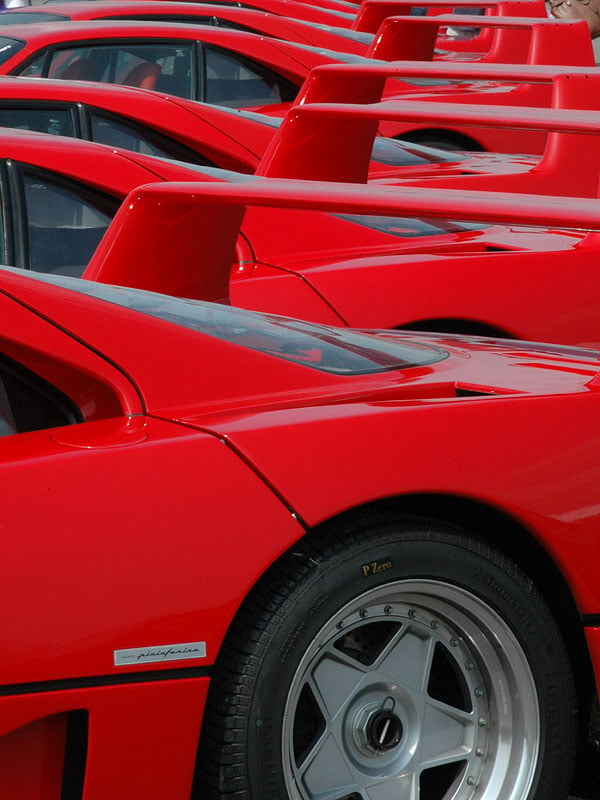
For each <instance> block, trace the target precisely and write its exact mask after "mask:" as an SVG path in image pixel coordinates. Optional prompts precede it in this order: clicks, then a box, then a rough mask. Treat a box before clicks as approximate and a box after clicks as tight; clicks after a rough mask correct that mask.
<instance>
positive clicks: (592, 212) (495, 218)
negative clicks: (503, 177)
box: [85, 179, 600, 346]
mask: <svg viewBox="0 0 600 800" xmlns="http://www.w3.org/2000/svg"><path fill="white" fill-rule="evenodd" d="M163 189H165V187H164V186H160V185H156V186H154V187H147V188H146V189H144V190H143V191H142V190H141V189H140V190H136V192H134V193H133V194H132V196H131V198H130V199H129V200H128V201H127V203H126V204H124V205H123V206H122V207H121V209H120V211H119V212H118V213H117V215H116V217H115V220H114V221H113V223H112V229H109V232H108V233H107V235H106V236H105V238H104V239H103V240H102V242H101V243H100V246H99V248H98V250H97V251H96V253H95V255H94V257H93V258H92V261H91V262H90V264H89V266H88V269H87V270H86V272H85V276H86V277H89V278H90V279H92V280H105V281H107V282H113V283H122V284H126V285H134V286H138V287H141V288H153V289H155V290H157V289H159V288H160V290H161V291H165V292H167V293H170V294H180V293H182V292H181V288H182V287H186V289H187V290H186V291H185V292H184V293H185V294H186V295H187V296H192V297H204V296H205V294H204V292H206V291H207V288H206V287H205V281H206V282H208V287H209V289H208V291H211V289H210V287H211V286H214V283H215V280H216V276H218V274H219V272H220V275H221V282H222V283H221V286H222V287H223V286H224V285H225V283H226V280H227V275H229V272H230V263H231V261H230V254H231V255H232V254H233V252H234V248H235V237H234V236H233V235H232V238H231V241H230V245H229V249H227V248H226V247H225V245H224V242H223V237H222V236H220V235H219V234H218V233H216V232H215V231H214V226H213V225H212V222H211V220H212V219H213V218H214V216H213V215H214V214H216V213H219V212H218V211H217V210H216V209H215V208H207V206H206V202H207V201H206V198H208V197H211V198H213V197H214V198H217V199H218V205H219V206H221V212H220V218H221V219H222V220H223V224H224V225H225V224H229V225H231V227H230V231H233V230H235V223H236V221H237V219H238V216H237V215H238V213H239V209H240V207H244V206H246V205H250V206H267V207H269V208H270V212H269V221H270V224H271V226H272V225H280V226H281V225H285V226H286V231H287V234H288V236H287V238H286V242H285V243H282V244H278V243H273V242H272V241H271V240H272V236H269V235H268V234H269V232H270V230H271V229H270V228H267V231H266V232H265V230H264V229H265V228H266V227H267V226H265V224H264V219H265V217H264V212H263V211H262V209H261V208H257V209H254V208H252V209H249V210H248V212H247V214H246V217H245V220H244V224H243V231H244V234H245V236H246V237H248V238H249V240H250V241H251V242H252V247H253V249H254V252H255V256H254V258H255V264H254V265H250V264H246V265H244V269H243V270H235V269H234V271H233V272H231V281H230V287H229V288H230V298H231V302H232V303H233V304H234V305H237V306H241V307H248V308H254V309H256V310H261V311H272V312H275V313H279V314H287V315H290V316H294V315H299V314H300V313H306V310H307V306H306V305H305V304H304V303H302V305H301V306H300V307H299V308H296V307H295V305H294V303H295V295H294V292H293V291H291V287H290V283H293V280H292V279H295V281H296V282H297V284H298V285H300V284H301V283H302V285H303V286H304V290H305V289H306V288H307V287H309V286H310V287H311V289H312V290H313V292H314V294H315V299H316V298H319V299H320V301H321V303H320V305H321V310H320V311H319V307H318V306H316V305H315V304H312V306H311V308H310V311H311V313H310V316H308V318H309V319H311V320H312V321H323V322H329V321H331V314H332V311H334V312H335V313H336V314H337V317H338V322H339V323H343V324H346V325H351V326H353V327H381V328H394V327H406V326H407V325H408V326H419V327H424V328H425V329H428V330H435V329H436V326H437V327H439V326H444V329H445V326H448V325H451V328H452V329H453V330H455V331H460V332H473V331H474V330H479V331H486V332H494V331H495V332H502V334H504V335H508V336H511V337H514V338H522V339H530V340H536V341H561V342H564V343H568V344H579V345H584V344H585V345H589V346H598V345H599V344H600V331H599V330H598V327H597V324H596V319H597V313H596V311H595V310H594V309H595V292H594V290H593V287H594V285H595V280H596V269H595V261H596V257H595V250H596V247H597V243H598V229H599V227H600V226H599V224H598V222H599V220H598V216H597V215H598V205H597V202H596V201H589V200H579V199H575V198H568V199H566V198H561V201H560V203H557V202H556V201H555V200H554V198H553V199H545V198H540V197H534V196H531V195H510V194H503V193H489V194H486V193H480V192H460V193H458V192H455V191H454V190H443V189H431V190H428V189H422V188H401V187H390V188H388V189H383V190H382V189H380V188H371V187H365V186H351V185H349V184H311V183H310V182H303V181H298V182H295V183H293V184H291V185H290V182H288V181H285V180H277V179H273V180H272V181H267V180H265V181H264V182H258V181H256V180H255V181H252V182H251V183H249V184H247V185H244V184H230V185H218V184H215V185H214V186H213V185H207V186H206V188H205V190H204V191H203V192H202V193H201V194H198V193H197V192H195V191H194V190H193V188H190V186H185V185H183V184H181V185H180V186H179V187H176V186H175V185H171V186H169V187H166V191H165V192H164V194H163ZM158 198H160V199H158ZM228 205H230V206H231V208H230V209H229V211H228V212H227V215H226V213H225V208H226V207H227V206H228ZM278 206H279V208H278ZM287 208H294V211H295V213H294V216H293V217H292V216H291V215H290V214H289V212H288V211H287ZM303 211H304V212H308V211H310V212H311V214H310V215H308V214H307V213H304V214H303V213H301V212H303ZM316 211H328V212H330V213H331V214H332V216H331V217H330V218H328V225H327V228H326V230H325V231H324V232H323V230H321V234H320V237H319V229H322V228H323V227H324V226H323V223H322V220H320V219H319V214H318V213H314V212H316ZM353 214H358V215H383V216H394V217H395V216H401V222H400V223H399V227H400V228H401V229H402V228H403V227H410V224H411V223H410V220H411V218H413V217H415V218H422V219H426V220H427V219H429V220H431V219H432V218H435V219H442V220H448V219H452V220H456V221H458V220H470V221H478V222H480V223H484V224H482V225H481V227H476V228H475V229H472V228H468V229H467V230H463V231H459V232H457V233H456V234H452V233H450V232H446V233H442V231H441V229H440V230H439V231H438V233H437V235H436V233H435V231H434V232H433V233H432V234H430V235H429V236H425V237H424V238H419V236H418V235H417V236H416V237H415V236H409V237H408V238H406V239H404V240H403V239H402V237H401V236H400V237H399V238H398V237H393V236H390V235H389V234H382V235H380V238H379V240H378V239H377V235H378V233H377V231H376V230H371V229H369V228H368V219H367V218H364V219H354V218H353V217H352V216H350V217H349V218H348V217H347V216H345V215H353ZM191 219H193V220H194V222H193V224H192V223H191ZM178 220H184V222H181V223H179V222H178ZM485 223H488V224H485ZM163 226H164V227H163ZM527 226H534V227H527ZM353 227H355V228H356V233H355V235H356V236H357V237H361V236H362V237H363V239H362V244H361V243H360V242H359V240H358V238H357V239H356V242H354V241H351V240H350V238H349V237H350V236H352V233H353ZM442 227H443V226H442ZM582 229H583V230H582ZM586 229H587V230H586ZM144 230H151V231H156V232H157V233H156V236H151V235H149V234H146V235H145V240H144V241H145V245H144V248H145V249H144V256H145V257H144V259H143V264H144V269H143V270H141V269H135V268H132V266H131V264H132V261H133V257H134V254H137V257H138V258H139V252H138V250H137V247H138V244H137V243H138V242H139V241H140V239H141V236H142V231H144ZM200 230H203V231H204V232H203V234H202V240H203V242H204V243H205V246H206V247H207V248H209V251H210V249H211V248H212V247H213V243H215V247H219V248H222V250H221V252H222V254H223V256H222V260H221V262H220V266H219V265H218V264H216V263H215V262H214V261H210V262H207V263H206V264H205V270H206V275H205V274H203V271H202V270H200V269H199V267H198V264H197V261H196V260H195V259H191V258H186V257H185V253H186V252H192V250H193V244H192V238H193V237H194V236H196V237H197V236H198V231H200ZM390 230H393V226H392V227H391V229H390ZM186 231H187V233H186ZM190 231H193V234H192V233H190ZM307 231H309V235H310V242H311V248H310V250H307V249H306V247H305V248H304V250H302V249H301V247H300V244H299V241H300V239H301V238H302V236H304V239H305V241H306V239H307ZM369 231H370V233H371V234H372V238H371V239H370V240H368V239H367V238H366V237H367V236H368V234H369ZM549 234H550V235H549ZM337 237H339V238H337ZM342 237H343V238H342ZM394 238H395V241H391V240H393V239H394ZM367 241H368V242H369V244H368V245H367ZM286 248H287V249H286ZM367 248H368V249H367ZM169 249H171V252H173V251H175V252H180V257H178V258H177V259H176V260H171V269H170V270H169V271H168V272H167V271H165V268H164V264H165V259H168V258H169V256H168V253H169ZM525 253H526V267H524V264H523V259H524V254H525ZM231 260H233V259H231ZM569 263H572V264H573V268H572V269H569V268H568V267H567V266H566V265H567V264H569ZM265 265H270V266H271V269H266V270H265ZM575 265H576V267H575ZM574 275H576V276H577V279H576V280H574V279H573V276H574ZM276 278H279V279H280V280H281V281H282V284H283V285H282V289H281V290H279V289H278V288H277V284H278V283H279V281H278V280H276ZM517 284H518V285H520V286H525V285H527V289H525V290H523V291H522V292H519V293H518V294H516V293H515V292H514V291H513V287H514V285H517ZM545 284H550V285H552V286H553V287H554V291H553V292H545V293H540V292H539V291H537V290H536V287H539V286H541V285H545ZM271 286H273V289H271V288H270V287H271ZM432 286H435V289H436V291H435V292H432V291H431V287H432ZM464 287H468V291H465V288H464ZM208 296H209V297H210V296H213V295H210V294H209V295H208ZM567 298H568V299H567Z"/></svg>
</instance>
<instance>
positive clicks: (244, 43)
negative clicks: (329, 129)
mask: <svg viewBox="0 0 600 800" xmlns="http://www.w3.org/2000/svg"><path fill="white" fill-rule="evenodd" d="M395 19H396V21H397V20H399V19H400V18H395ZM419 19H421V18H418V17H407V18H405V19H404V21H405V22H406V21H408V23H410V24H412V21H414V20H417V21H418V20H419ZM423 19H441V17H436V18H433V17H431V18H429V17H426V18H423ZM448 19H450V16H449V17H448ZM453 19H457V20H460V19H462V17H460V16H456V17H453ZM472 19H473V18H472V17H471V20H472ZM481 19H482V20H484V21H487V24H491V23H495V22H501V23H502V24H504V23H505V21H506V24H509V25H510V27H511V29H510V30H508V31H507V33H513V34H514V33H517V34H527V41H529V34H530V33H531V34H532V35H531V46H530V47H529V48H524V49H522V53H525V51H526V50H527V52H528V55H527V58H528V60H529V63H552V62H553V61H555V60H556V59H557V58H560V59H561V60H562V61H563V63H565V64H568V63H573V62H574V63H575V64H588V63H593V51H592V46H591V41H590V37H589V31H588V28H587V26H586V25H584V24H583V22H577V23H570V22H565V21H561V20H545V21H535V20H524V19H522V18H518V19H512V21H511V20H510V19H509V18H502V19H501V18H498V17H496V18H494V17H485V18H481ZM400 22H402V20H400ZM482 24H483V22H482ZM524 25H525V26H526V27H523V26H524ZM384 27H385V26H384ZM512 28H515V30H512ZM500 32H502V31H500ZM412 33H413V32H412V30H411V28H410V26H409V28H408V29H405V28H403V27H402V25H401V24H400V23H399V24H397V25H396V24H394V25H391V26H389V27H388V28H386V30H384V31H383V32H382V34H381V35H378V36H377V37H376V38H375V40H374V43H373V46H372V48H371V49H370V51H369V55H370V56H372V57H374V58H385V59H395V58H398V57H399V56H400V55H401V54H404V55H406V57H408V58H413V57H414V55H413V54H411V53H410V50H411V48H410V47H409V44H410V36H412ZM415 54H416V53H415ZM501 55H502V51H501V50H498V57H499V58H500V57H501ZM0 62H1V63H0V74H3V75H17V74H18V75H24V76H30V77H43V78H63V79H85V80H96V81H101V82H107V83H121V84H126V85H131V86H139V87H141V88H147V89H154V90H156V91H161V92H166V93H169V94H175V95H178V96H181V97H188V98H190V99H196V100H203V101H206V102H213V103H217V104H218V105H226V106H233V107H245V108H248V107H249V108H255V109H264V110H268V111H269V113H271V114H277V115H282V114H283V113H285V111H286V110H287V108H289V104H290V103H291V102H292V101H293V100H294V99H295V98H296V95H297V93H298V89H299V88H300V86H301V84H302V83H303V82H304V79H305V78H306V77H307V75H308V74H309V72H310V70H311V69H313V68H314V67H317V66H321V65H328V64H358V65H368V64H372V58H369V59H365V58H363V57H361V56H358V55H355V54H351V53H340V52H336V51H327V50H324V49H322V48H314V47H310V46H308V45H300V44H291V43H288V42H283V41H281V40H276V39H272V38H269V37H262V36H258V35H256V34H250V33H246V32H243V31H234V30H230V29H226V28H211V27H210V26H197V27H196V26H190V25H183V24H179V23H158V22H131V21H126V22H112V21H106V20H96V21H88V22H72V23H70V24H69V25H64V24H62V23H58V22H57V23H47V24H43V23H41V24H39V25H22V26H20V25H14V26H8V27H7V28H6V35H5V36H1V37H0ZM448 66H449V68H450V67H451V65H448ZM490 66H493V65H490ZM435 80H436V81H437V83H438V84H440V83H441V85H442V88H443V89H445V88H447V79H446V78H445V77H443V76H442V75H440V73H437V77H436V78H435ZM457 88H458V87H457V86H456V85H455V86H454V90H455V91H456V90H457ZM433 89H435V87H433ZM408 92H410V93H411V94H415V95H416V96H419V95H420V94H422V92H423V87H422V86H420V85H417V86H415V85H414V81H413V82H411V81H410V80H409V81H405V82H400V81H394V82H391V85H390V86H388V87H387V88H386V90H385V96H395V95H397V94H398V93H408Z"/></svg>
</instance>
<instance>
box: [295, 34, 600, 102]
mask: <svg viewBox="0 0 600 800" xmlns="http://www.w3.org/2000/svg"><path fill="white" fill-rule="evenodd" d="M588 38H589V33H588ZM595 75H596V73H595V72H591V71H590V69H589V67H588V68H585V67H577V66H558V65H557V66H545V65H530V64H523V65H514V66H511V65H505V64H473V63H461V64H451V63H443V64H442V63H440V62H431V63H423V62H422V63H415V62H412V61H404V62H395V63H392V64H324V65H323V66H320V67H315V68H314V69H313V70H311V72H310V73H309V75H308V77H307V78H306V80H305V81H304V84H303V85H302V88H301V89H300V92H299V94H298V96H297V98H296V104H295V106H299V105H304V104H307V103H377V102H379V101H380V100H381V99H382V97H383V91H384V88H385V85H386V81H387V80H389V79H398V80H405V81H415V80H420V79H422V80H425V81H427V80H436V79H439V80H443V81H446V80H455V81H464V82H468V81H494V82H498V83H534V84H535V83H540V84H553V85H554V87H556V88H555V89H554V93H555V95H556V103H555V104H554V105H555V107H561V108H590V97H591V96H592V92H590V89H589V86H590V83H589V81H591V80H594V79H595ZM561 76H564V78H563V77H561ZM558 78H561V80H560V81H559V80H558ZM456 107H458V104H456ZM591 107H592V108H593V107H594V105H593V104H592V105H591Z"/></svg>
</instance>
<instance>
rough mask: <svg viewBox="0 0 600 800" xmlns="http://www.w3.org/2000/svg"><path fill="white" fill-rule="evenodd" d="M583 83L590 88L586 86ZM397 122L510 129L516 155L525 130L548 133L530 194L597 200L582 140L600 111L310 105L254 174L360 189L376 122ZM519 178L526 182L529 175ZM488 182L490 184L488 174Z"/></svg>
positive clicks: (591, 150) (588, 144)
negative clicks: (340, 183) (346, 184)
mask: <svg viewBox="0 0 600 800" xmlns="http://www.w3.org/2000/svg"><path fill="white" fill-rule="evenodd" d="M563 77H564V76H563ZM593 77H594V79H595V80H594V83H595V84H597V89H596V90H595V91H596V92H598V94H599V95H600V73H599V74H598V75H594V76H593ZM587 85H588V88H589V89H591V88H592V86H591V85H590V84H589V83H588V84H587ZM400 121H401V122H403V123H411V122H416V123H418V124H420V125H422V124H424V123H427V124H430V125H434V126H435V127H436V128H438V129H440V128H441V129H446V130H457V129H458V130H459V131H461V128H462V129H464V126H468V127H469V133H470V134H471V133H472V131H471V129H472V128H486V127H488V128H496V129H498V128H507V129H514V136H515V143H516V146H515V151H516V152H525V150H519V148H518V144H519V141H520V136H521V134H522V132H526V131H541V132H543V133H546V132H552V133H550V135H549V136H548V137H547V138H546V145H545V149H544V153H543V156H542V160H541V161H540V163H539V164H538V165H537V166H536V167H535V170H534V174H535V181H536V183H535V186H536V188H535V191H536V192H539V193H542V194H543V193H545V191H549V192H556V191H557V187H558V191H559V192H560V193H561V194H569V193H570V192H573V193H574V194H575V195H578V196H596V195H597V192H598V184H599V180H600V140H599V139H597V138H595V139H592V140H590V141H588V140H587V139H585V138H582V137H585V136H594V137H597V136H598V135H600V111H573V110H564V109H531V108H520V107H506V106H491V105H490V106H479V105H467V104H458V103H428V102H419V103H416V102H414V101H412V100H406V101H400V102H395V101H388V102H384V103H376V104H372V105H352V104H335V105H334V104H328V103H322V104H314V103H313V104H309V105H303V106H298V107H294V108H292V109H290V111H289V112H288V114H287V115H286V117H285V119H284V121H283V123H282V125H281V127H280V128H279V130H278V131H277V132H276V134H275V136H274V137H273V139H272V140H271V143H270V144H269V146H268V147H267V150H266V152H265V154H264V155H263V158H262V160H261V162H260V164H259V165H258V167H257V170H256V174H257V175H263V176H267V177H274V178H300V179H305V180H306V179H309V180H327V181H348V182H354V183H361V182H362V183H364V182H365V181H366V180H367V176H368V172H369V167H370V165H371V151H372V148H373V143H374V140H375V137H376V135H377V131H378V129H379V125H380V123H381V122H400ZM574 134H575V135H574ZM596 154H597V155H596ZM594 156H596V157H594ZM400 177H401V176H400ZM497 177H499V176H497ZM522 177H523V178H525V179H530V178H528V176H526V175H524V176H522ZM491 180H492V183H493V176H492V177H491ZM525 185H527V184H525ZM532 185H533V184H532ZM544 186H546V187H547V188H546V189H545V188H544Z"/></svg>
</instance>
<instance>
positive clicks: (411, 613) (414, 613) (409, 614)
mask: <svg viewBox="0 0 600 800" xmlns="http://www.w3.org/2000/svg"><path fill="white" fill-rule="evenodd" d="M408 616H409V617H410V618H411V619H414V618H415V617H416V616H417V612H416V611H415V610H414V608H411V610H410V611H409V612H408Z"/></svg>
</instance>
